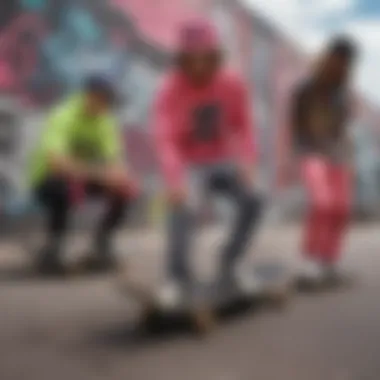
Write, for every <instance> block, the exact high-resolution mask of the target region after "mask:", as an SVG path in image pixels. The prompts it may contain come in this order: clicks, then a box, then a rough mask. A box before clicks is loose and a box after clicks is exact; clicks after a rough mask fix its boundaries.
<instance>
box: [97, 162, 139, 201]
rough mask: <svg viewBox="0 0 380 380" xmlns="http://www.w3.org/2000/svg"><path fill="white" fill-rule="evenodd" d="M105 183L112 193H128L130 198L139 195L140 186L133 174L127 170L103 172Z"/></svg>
mask: <svg viewBox="0 0 380 380" xmlns="http://www.w3.org/2000/svg"><path fill="white" fill-rule="evenodd" d="M102 177H103V182H104V184H105V186H106V187H107V188H109V189H111V190H112V191H116V192H120V193H126V195H128V196H132V197H135V196H137V194H138V193H139V185H138V182H137V180H136V179H135V178H133V177H132V175H131V173H127V172H126V170H125V169H121V168H118V167H116V168H108V169H106V170H104V172H103V176H102Z"/></svg>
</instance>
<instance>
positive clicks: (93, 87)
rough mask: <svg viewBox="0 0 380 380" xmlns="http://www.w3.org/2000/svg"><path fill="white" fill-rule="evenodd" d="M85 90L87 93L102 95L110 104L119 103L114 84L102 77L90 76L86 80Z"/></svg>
mask: <svg viewBox="0 0 380 380" xmlns="http://www.w3.org/2000/svg"><path fill="white" fill-rule="evenodd" d="M83 90H84V91H85V92H96V93H99V94H102V95H103V96H104V97H105V98H106V99H107V101H108V102H109V103H110V104H114V103H116V101H117V94H116V90H115V88H114V86H113V84H112V82H111V81H110V80H109V79H108V78H106V77H105V76H102V75H90V76H88V77H87V78H86V79H85V80H84V84H83Z"/></svg>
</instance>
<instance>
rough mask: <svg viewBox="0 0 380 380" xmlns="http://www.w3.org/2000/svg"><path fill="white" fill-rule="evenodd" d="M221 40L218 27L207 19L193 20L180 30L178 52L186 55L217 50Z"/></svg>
mask: <svg viewBox="0 0 380 380" xmlns="http://www.w3.org/2000/svg"><path fill="white" fill-rule="evenodd" d="M219 47H220V40H219V36H218V32H217V29H216V27H215V26H214V25H213V24H212V23H211V22H210V21H208V20H206V19H201V18H197V19H192V20H188V21H187V22H185V23H183V24H182V25H181V26H180V29H179V35H178V42H177V50H178V51H180V52H185V53H194V52H203V51H209V50H216V49H219Z"/></svg>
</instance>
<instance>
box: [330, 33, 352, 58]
mask: <svg viewBox="0 0 380 380" xmlns="http://www.w3.org/2000/svg"><path fill="white" fill-rule="evenodd" d="M328 52H329V53H330V54H334V55H335V54H336V55H340V56H342V57H344V58H347V59H349V60H353V59H355V58H356V57H357V54H358V51H357V46H356V43H355V42H354V41H353V40H352V39H351V38H349V37H347V36H339V37H335V38H334V39H333V40H332V41H331V42H330V44H329V47H328Z"/></svg>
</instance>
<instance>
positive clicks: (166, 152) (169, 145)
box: [153, 84, 184, 188]
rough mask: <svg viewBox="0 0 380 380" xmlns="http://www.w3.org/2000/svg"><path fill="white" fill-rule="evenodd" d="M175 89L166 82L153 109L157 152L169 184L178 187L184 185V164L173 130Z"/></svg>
mask: <svg viewBox="0 0 380 380" xmlns="http://www.w3.org/2000/svg"><path fill="white" fill-rule="evenodd" d="M174 95H175V94H174V93H173V89H172V88H171V86H169V85H168V84H166V85H165V86H164V87H163V88H161V89H160V90H159V91H158V93H157V96H156V100H155V103H154V110H153V124H154V135H155V141H156V146H157V154H158V159H159V162H160V165H161V167H162V171H163V176H164V179H165V182H166V183H167V185H168V186H169V187H171V188H177V187H179V186H181V185H182V182H183V176H184V173H183V172H184V165H183V161H182V159H181V154H180V152H179V149H178V147H177V146H176V143H175V138H174V136H175V131H174V130H173V127H175V126H174V125H173V123H174V112H173V105H174V104H173V97H174Z"/></svg>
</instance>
